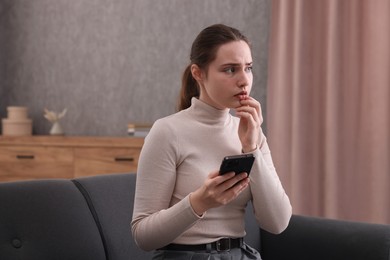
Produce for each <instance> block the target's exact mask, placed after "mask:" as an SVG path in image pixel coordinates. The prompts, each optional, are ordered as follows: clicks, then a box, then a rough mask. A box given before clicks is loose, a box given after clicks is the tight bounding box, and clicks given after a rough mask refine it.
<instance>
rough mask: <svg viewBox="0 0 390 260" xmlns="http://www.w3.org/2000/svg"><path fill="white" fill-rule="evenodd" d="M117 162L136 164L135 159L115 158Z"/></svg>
mask: <svg viewBox="0 0 390 260" xmlns="http://www.w3.org/2000/svg"><path fill="white" fill-rule="evenodd" d="M115 161H116V162H134V158H133V157H115Z"/></svg>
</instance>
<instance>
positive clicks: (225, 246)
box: [216, 238, 231, 252]
mask: <svg viewBox="0 0 390 260" xmlns="http://www.w3.org/2000/svg"><path fill="white" fill-rule="evenodd" d="M216 247H217V251H218V252H221V251H225V252H226V251H227V252H228V251H230V248H231V244H230V239H229V238H222V239H220V240H218V241H217V243H216Z"/></svg>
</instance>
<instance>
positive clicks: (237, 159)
mask: <svg viewBox="0 0 390 260" xmlns="http://www.w3.org/2000/svg"><path fill="white" fill-rule="evenodd" d="M254 161H255V156H254V155H253V154H240V155H231V156H226V157H225V158H223V160H222V163H221V167H220V169H219V173H220V174H225V173H228V172H235V173H236V174H239V173H241V172H246V173H247V174H248V175H249V173H250V172H251V169H252V165H253V162H254Z"/></svg>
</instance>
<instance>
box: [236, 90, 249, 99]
mask: <svg viewBox="0 0 390 260" xmlns="http://www.w3.org/2000/svg"><path fill="white" fill-rule="evenodd" d="M234 96H235V97H238V98H239V99H240V100H244V99H246V98H247V97H248V93H247V92H246V91H242V92H240V93H238V94H236V95H234Z"/></svg>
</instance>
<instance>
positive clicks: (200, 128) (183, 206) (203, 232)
mask: <svg viewBox="0 0 390 260" xmlns="http://www.w3.org/2000/svg"><path fill="white" fill-rule="evenodd" d="M238 124H239V118H237V117H234V116H232V115H231V114H230V113H229V111H228V110H217V109H215V108H213V107H211V106H209V105H207V104H205V103H203V102H202V101H200V100H198V99H196V98H193V99H192V105H191V107H190V108H188V109H186V110H182V111H180V112H178V113H176V114H173V115H171V116H168V117H165V118H162V119H159V120H157V121H156V122H155V123H154V125H153V127H152V129H151V131H150V132H149V134H148V136H147V137H146V139H145V143H144V146H143V148H142V151H141V155H140V159H139V164H138V170H137V184H136V194H135V203H134V212H133V220H132V223H131V226H132V233H133V237H134V239H135V241H136V243H137V245H138V246H139V247H140V248H142V249H144V250H153V249H157V248H161V247H163V246H165V245H167V244H169V243H177V244H203V243H209V242H213V241H216V240H218V239H220V238H223V237H232V238H235V237H243V236H244V235H245V227H244V224H245V223H244V211H245V207H246V205H247V202H248V201H250V200H252V203H253V208H254V211H255V216H256V219H257V221H258V223H259V225H260V226H261V228H263V229H265V230H267V231H269V232H272V233H280V232H282V231H283V230H284V229H285V228H286V227H287V225H288V223H289V220H290V217H291V205H290V201H289V198H288V196H287V195H286V193H285V191H284V189H283V187H282V185H281V183H280V181H279V178H278V175H277V174H276V171H275V168H274V164H273V162H272V158H271V153H270V150H269V148H268V144H267V142H266V138H265V136H264V135H263V134H262V138H261V143H260V144H259V149H257V150H256V151H255V152H253V153H254V155H255V157H256V159H255V164H254V165H253V167H252V171H251V173H250V186H249V188H247V189H246V190H244V191H243V192H242V193H241V194H240V195H239V197H238V198H236V199H235V200H234V201H232V202H231V203H229V204H228V205H225V206H221V207H218V208H213V209H210V210H208V211H207V212H206V213H205V214H203V216H202V217H199V216H198V215H197V214H196V213H195V212H194V211H193V209H192V208H191V205H190V201H189V194H190V193H191V192H193V191H195V190H196V189H198V188H199V187H200V186H201V185H202V184H203V182H204V181H205V179H206V178H207V176H208V174H209V173H210V172H212V171H217V170H218V169H219V166H220V164H221V162H222V159H223V157H224V156H227V155H235V154H240V153H241V143H240V140H239V138H238V134H237V133H238Z"/></svg>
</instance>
